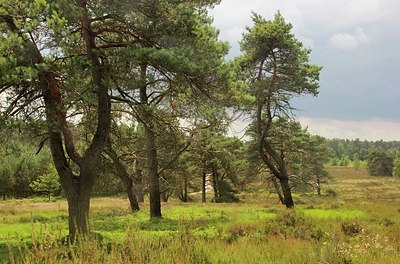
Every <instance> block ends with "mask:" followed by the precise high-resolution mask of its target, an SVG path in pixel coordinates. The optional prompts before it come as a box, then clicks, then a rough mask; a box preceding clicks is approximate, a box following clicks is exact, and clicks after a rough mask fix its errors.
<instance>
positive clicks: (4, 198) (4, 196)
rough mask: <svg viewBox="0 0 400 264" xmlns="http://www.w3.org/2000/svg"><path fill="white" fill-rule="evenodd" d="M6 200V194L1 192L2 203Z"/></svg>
mask: <svg viewBox="0 0 400 264" xmlns="http://www.w3.org/2000/svg"><path fill="white" fill-rule="evenodd" d="M5 200H6V192H3V201H5Z"/></svg>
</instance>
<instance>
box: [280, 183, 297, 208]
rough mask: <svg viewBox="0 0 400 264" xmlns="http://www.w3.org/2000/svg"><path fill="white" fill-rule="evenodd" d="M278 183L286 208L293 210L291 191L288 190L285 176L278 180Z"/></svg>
mask: <svg viewBox="0 0 400 264" xmlns="http://www.w3.org/2000/svg"><path fill="white" fill-rule="evenodd" d="M279 181H280V183H281V187H282V192H283V197H284V201H285V206H286V208H293V207H294V202H293V198H292V191H291V190H290V186H289V178H288V177H287V176H286V177H283V178H282V179H280V180H279Z"/></svg>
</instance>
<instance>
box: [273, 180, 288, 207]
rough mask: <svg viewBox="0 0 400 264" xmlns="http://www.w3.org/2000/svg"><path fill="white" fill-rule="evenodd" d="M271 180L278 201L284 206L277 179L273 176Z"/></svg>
mask: <svg viewBox="0 0 400 264" xmlns="http://www.w3.org/2000/svg"><path fill="white" fill-rule="evenodd" d="M271 179H272V183H273V184H274V187H275V191H276V193H277V194H278V197H279V201H280V202H281V204H285V199H284V198H283V195H282V191H281V187H280V186H279V184H278V179H277V178H276V177H275V176H274V175H272V176H271Z"/></svg>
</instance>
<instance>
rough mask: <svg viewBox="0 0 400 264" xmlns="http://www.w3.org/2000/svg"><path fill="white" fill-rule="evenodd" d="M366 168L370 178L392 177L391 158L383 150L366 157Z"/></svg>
mask: <svg viewBox="0 0 400 264" xmlns="http://www.w3.org/2000/svg"><path fill="white" fill-rule="evenodd" d="M367 168H368V172H369V174H370V175H371V176H392V175H393V158H392V157H390V156H389V155H388V154H387V152H385V151H383V150H375V151H373V152H372V153H371V154H370V155H369V156H368V159H367Z"/></svg>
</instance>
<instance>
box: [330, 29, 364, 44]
mask: <svg viewBox="0 0 400 264" xmlns="http://www.w3.org/2000/svg"><path fill="white" fill-rule="evenodd" d="M329 43H330V44H331V45H332V46H334V47H337V48H340V49H355V48H357V47H358V46H359V45H361V44H369V43H370V39H369V37H368V36H367V35H366V34H365V32H364V30H363V29H362V28H361V27H356V28H355V30H354V34H349V33H339V34H335V35H333V36H332V37H331V38H330V39H329Z"/></svg>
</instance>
